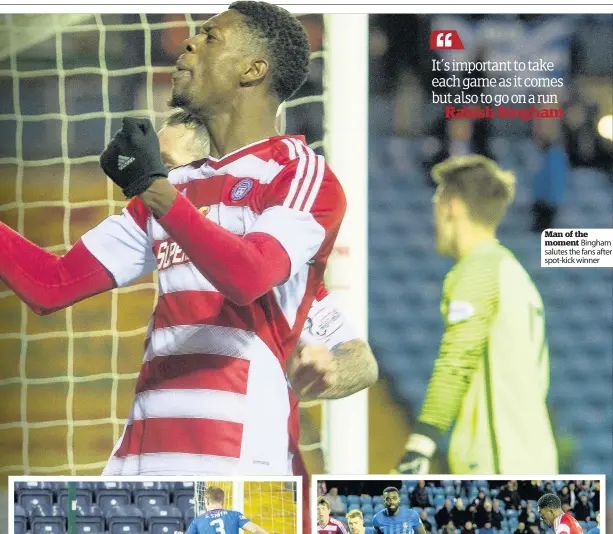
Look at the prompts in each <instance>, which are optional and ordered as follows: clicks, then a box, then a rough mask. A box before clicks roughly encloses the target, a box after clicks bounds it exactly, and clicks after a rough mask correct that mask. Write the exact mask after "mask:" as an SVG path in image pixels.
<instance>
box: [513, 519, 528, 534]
mask: <svg viewBox="0 0 613 534" xmlns="http://www.w3.org/2000/svg"><path fill="white" fill-rule="evenodd" d="M513 534H528V530H527V529H526V524H525V523H524V522H522V521H520V522H519V525H517V528H516V529H515V532H513Z"/></svg>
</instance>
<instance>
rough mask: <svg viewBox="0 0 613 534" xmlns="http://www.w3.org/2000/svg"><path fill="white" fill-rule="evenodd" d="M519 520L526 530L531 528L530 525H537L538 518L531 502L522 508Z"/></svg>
mask: <svg viewBox="0 0 613 534" xmlns="http://www.w3.org/2000/svg"><path fill="white" fill-rule="evenodd" d="M519 520H520V521H521V522H523V523H525V524H526V526H527V527H528V528H531V527H532V525H538V524H539V518H538V517H537V515H536V511H535V510H534V507H533V505H532V503H531V502H528V504H526V508H524V509H523V510H522V512H521V513H520V514H519Z"/></svg>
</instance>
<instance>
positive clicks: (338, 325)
mask: <svg viewBox="0 0 613 534" xmlns="http://www.w3.org/2000/svg"><path fill="white" fill-rule="evenodd" d="M287 374H288V378H289V379H290V383H291V385H292V389H293V390H294V392H295V393H296V395H297V396H298V397H299V398H300V399H302V400H306V399H340V398H343V397H347V396H349V395H352V394H353V393H356V392H358V391H361V390H362V389H366V388H367V387H370V386H372V385H373V384H374V383H375V382H376V381H377V379H378V377H379V366H378V365H377V361H376V360H375V357H374V355H373V353H372V350H371V349H370V345H369V344H368V343H367V342H366V341H364V340H362V339H360V338H359V336H358V334H357V332H356V330H355V329H354V327H353V326H352V324H351V321H350V320H349V318H348V317H347V316H346V314H345V313H344V311H343V310H342V308H341V307H340V306H338V305H337V304H336V303H335V302H334V299H333V296H332V295H329V294H328V291H327V290H326V288H325V286H324V285H323V284H322V286H321V287H320V288H319V290H318V292H317V295H316V298H315V300H314V301H313V304H312V306H311V309H310V310H309V315H308V319H307V322H306V325H305V327H304V329H303V331H302V334H301V336H300V342H299V344H298V346H297V347H296V349H295V350H294V351H293V352H292V354H291V356H290V358H289V360H288V364H287Z"/></svg>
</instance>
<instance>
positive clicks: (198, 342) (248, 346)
mask: <svg viewBox="0 0 613 534" xmlns="http://www.w3.org/2000/svg"><path fill="white" fill-rule="evenodd" d="M203 351H205V352H206V353H207V354H218V355H219V356H231V357H234V358H242V359H251V358H253V357H254V356H255V357H256V358H257V357H258V355H260V354H262V353H263V352H266V353H271V354H272V352H271V351H270V349H269V348H268V347H267V346H266V344H265V343H264V342H263V341H262V340H261V339H260V338H259V337H258V336H257V335H256V333H255V332H248V331H246V330H241V329H240V328H232V327H229V326H214V325H185V326H169V327H166V328H157V329H155V330H154V331H153V332H152V334H151V343H150V344H149V347H147V352H146V353H145V361H149V360H152V359H153V358H155V357H159V356H170V355H173V354H200V353H202V352H203Z"/></svg>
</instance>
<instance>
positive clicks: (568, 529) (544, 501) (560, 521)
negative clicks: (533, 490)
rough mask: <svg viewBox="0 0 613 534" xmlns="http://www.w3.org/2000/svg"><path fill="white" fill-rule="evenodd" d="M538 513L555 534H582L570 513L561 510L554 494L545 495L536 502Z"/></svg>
mask: <svg viewBox="0 0 613 534" xmlns="http://www.w3.org/2000/svg"><path fill="white" fill-rule="evenodd" d="M538 512H539V514H540V515H541V519H542V520H543V522H544V523H545V524H546V525H547V526H549V527H550V528H552V529H553V530H554V531H555V533H556V534H583V529H582V528H581V525H580V524H579V522H578V521H577V520H576V519H575V518H574V516H573V515H572V514H571V513H570V512H564V511H563V510H562V501H560V498H559V497H558V496H557V495H555V494H554V493H546V494H545V495H543V496H542V497H541V498H540V499H539V500H538Z"/></svg>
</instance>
